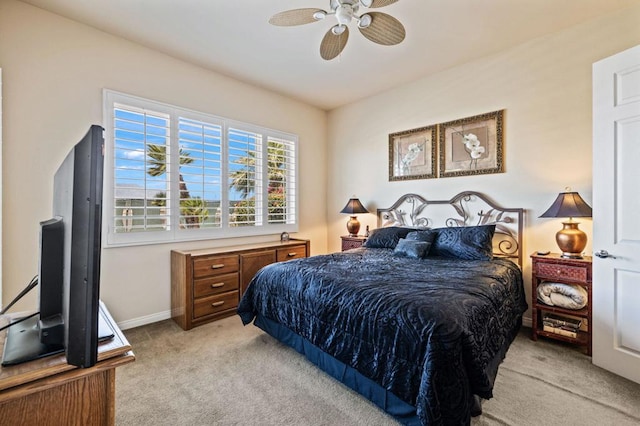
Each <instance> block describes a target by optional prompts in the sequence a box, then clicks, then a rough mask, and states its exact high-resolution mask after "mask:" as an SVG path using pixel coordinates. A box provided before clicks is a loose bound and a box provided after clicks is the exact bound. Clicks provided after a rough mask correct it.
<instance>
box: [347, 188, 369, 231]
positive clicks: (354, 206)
mask: <svg viewBox="0 0 640 426" xmlns="http://www.w3.org/2000/svg"><path fill="white" fill-rule="evenodd" d="M340 213H346V214H349V215H351V218H350V219H349V221H348V222H347V231H349V236H350V237H357V236H358V231H360V222H358V218H357V217H356V216H355V214H356V213H369V212H368V211H367V209H365V208H364V206H363V205H362V203H361V202H360V200H358V199H357V198H356V197H355V195H354V196H353V197H352V198H350V199H349V201H348V202H347V205H346V206H344V208H343V209H342V210H341V211H340Z"/></svg>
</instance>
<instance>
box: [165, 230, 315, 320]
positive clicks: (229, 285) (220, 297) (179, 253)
mask: <svg viewBox="0 0 640 426" xmlns="http://www.w3.org/2000/svg"><path fill="white" fill-rule="evenodd" d="M308 256H310V243H309V241H308V240H296V239H291V240H289V241H284V242H271V243H260V244H248V245H242V246H235V247H221V248H215V249H202V250H172V251H171V317H172V318H173V319H174V320H175V321H176V322H177V323H178V324H179V325H180V327H182V328H183V329H185V330H189V329H191V328H193V327H196V326H198V325H202V324H205V323H207V322H210V321H215V320H218V319H221V318H224V317H228V316H231V315H234V314H235V313H236V309H237V307H238V303H239V301H240V297H242V295H243V294H244V292H245V290H246V289H247V286H248V285H249V283H250V282H251V279H252V278H253V276H254V275H255V274H256V272H258V271H259V270H260V269H261V268H262V267H264V266H266V265H268V264H270V263H274V262H283V261H287V260H291V259H297V258H300V257H308Z"/></svg>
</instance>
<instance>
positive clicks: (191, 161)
mask: <svg viewBox="0 0 640 426" xmlns="http://www.w3.org/2000/svg"><path fill="white" fill-rule="evenodd" d="M104 98H105V108H104V109H105V120H104V122H105V144H106V150H105V191H104V198H105V200H104V202H105V208H104V214H105V220H103V223H104V224H105V231H106V232H105V234H106V236H107V240H106V244H107V245H127V244H147V243H154V242H169V241H184V240H193V239H208V238H229V237H234V236H249V235H264V234H278V233H280V232H282V231H288V232H295V231H297V202H296V200H297V185H296V170H297V162H296V151H297V137H296V136H295V135H290V134H286V133H283V132H278V131H274V130H270V129H265V128H261V127H258V126H254V125H251V124H247V123H240V122H236V121H232V120H228V119H224V118H221V117H216V116H212V115H207V114H202V113H197V112H194V111H189V110H186V109H183V108H179V107H175V106H171V105H166V104H162V103H158V102H154V101H149V100H145V99H141V98H137V97H133V96H129V95H124V94H121V93H116V92H113V91H109V90H105V95H104Z"/></svg>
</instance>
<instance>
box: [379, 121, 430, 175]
mask: <svg viewBox="0 0 640 426" xmlns="http://www.w3.org/2000/svg"><path fill="white" fill-rule="evenodd" d="M436 128H437V127H436V125H432V126H426V127H420V128H417V129H411V130H405V131H402V132H397V133H391V134H390V135H389V181H401V180H411V179H431V178H435V177H437V163H436V159H437V158H436V144H437V139H436Z"/></svg>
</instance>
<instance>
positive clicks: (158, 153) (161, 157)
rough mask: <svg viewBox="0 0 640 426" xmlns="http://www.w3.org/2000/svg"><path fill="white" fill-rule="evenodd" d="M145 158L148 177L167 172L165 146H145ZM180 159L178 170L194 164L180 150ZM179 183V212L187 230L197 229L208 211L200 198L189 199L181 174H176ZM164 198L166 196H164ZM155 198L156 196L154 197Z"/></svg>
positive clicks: (207, 215) (186, 154) (207, 214)
mask: <svg viewBox="0 0 640 426" xmlns="http://www.w3.org/2000/svg"><path fill="white" fill-rule="evenodd" d="M147 156H148V157H149V158H150V161H149V168H148V169H147V173H148V174H149V176H154V177H157V176H162V175H163V174H165V173H166V172H167V146H166V145H156V144H148V145H147ZM178 156H179V157H180V161H179V163H180V168H181V167H182V166H184V165H187V164H191V163H193V162H194V160H193V158H191V157H190V156H189V153H188V152H184V151H183V150H182V148H180V149H179V150H178ZM178 178H179V181H180V212H181V214H182V216H183V217H184V220H185V223H186V227H187V228H199V227H200V224H201V223H202V222H204V221H205V220H206V219H207V217H209V211H208V210H207V209H206V204H205V202H204V201H203V200H202V199H201V198H200V197H196V198H195V199H192V198H191V194H189V189H188V188H187V184H186V183H185V181H184V178H183V177H182V173H181V172H178ZM165 196H166V195H165ZM156 197H157V195H156Z"/></svg>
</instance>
